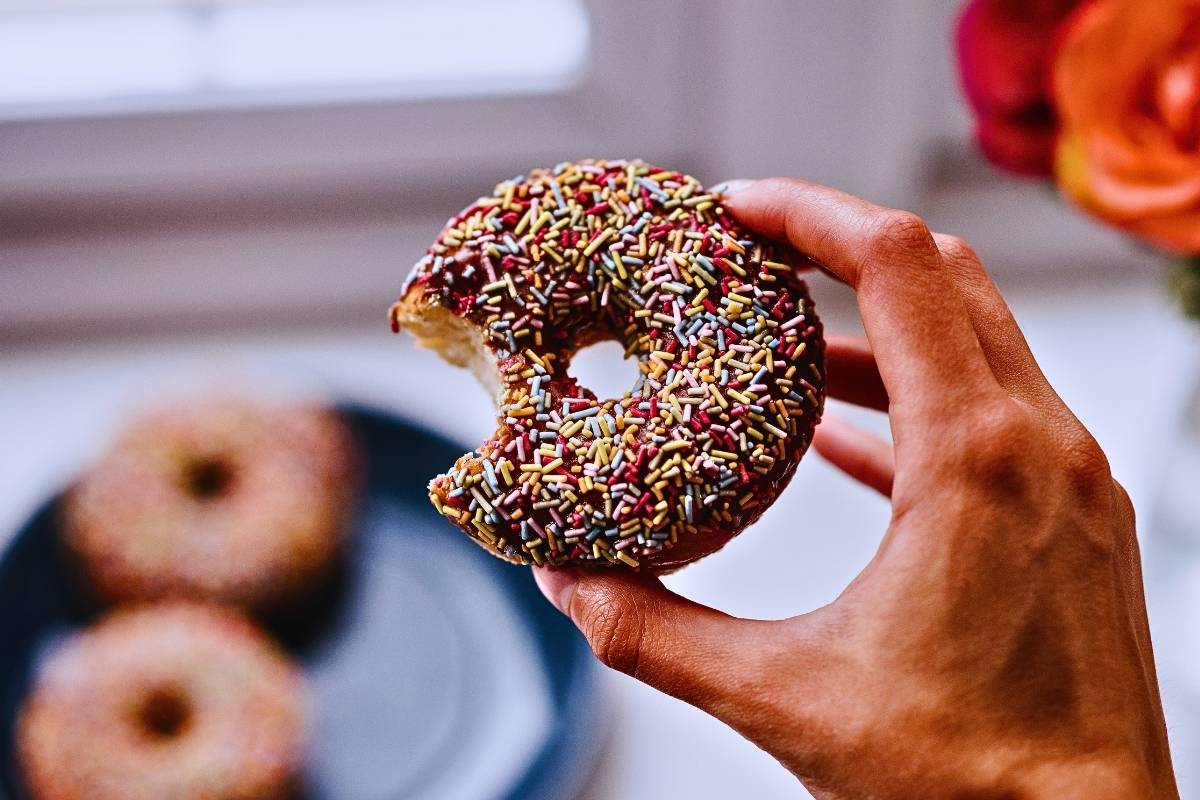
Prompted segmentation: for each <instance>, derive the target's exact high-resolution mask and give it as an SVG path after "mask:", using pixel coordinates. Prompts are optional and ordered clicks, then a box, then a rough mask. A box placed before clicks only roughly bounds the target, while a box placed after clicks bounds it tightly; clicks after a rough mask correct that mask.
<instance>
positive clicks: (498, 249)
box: [391, 161, 824, 572]
mask: <svg viewBox="0 0 1200 800" xmlns="http://www.w3.org/2000/svg"><path fill="white" fill-rule="evenodd" d="M391 320H392V326H393V329H395V330H398V329H400V328H405V329H407V330H409V331H410V332H411V333H412V334H413V335H414V336H415V337H416V338H417V340H418V341H419V342H420V343H421V344H423V345H425V346H428V347H432V348H434V349H435V350H437V351H438V352H439V353H440V354H441V355H442V356H443V357H445V358H446V360H448V361H450V362H451V363H453V364H456V365H459V366H467V367H470V368H472V369H473V370H474V371H475V373H476V375H478V376H479V377H480V379H481V380H482V381H483V382H484V384H485V385H486V386H488V387H490V388H491V389H492V391H493V392H494V393H495V396H496V399H497V404H498V406H499V420H498V427H497V429H496V431H495V433H494V434H493V435H492V437H491V438H489V439H488V440H487V441H485V442H484V443H483V444H481V445H480V446H479V447H478V448H477V449H476V450H475V451H472V452H471V453H468V454H466V455H464V456H462V457H461V458H460V459H459V460H458V461H457V463H456V464H455V465H454V467H453V468H452V469H451V470H450V471H449V472H447V473H445V474H443V475H440V476H438V477H436V478H434V479H433V481H432V482H431V483H430V499H431V500H432V502H433V504H434V505H435V506H436V507H437V509H438V511H440V512H441V513H442V514H443V515H444V516H446V517H447V518H448V519H450V520H451V521H452V522H453V523H454V524H455V525H457V526H458V527H459V528H461V529H462V530H463V531H465V532H466V533H467V534H468V535H469V536H470V537H471V538H472V539H474V540H475V541H476V542H478V543H479V544H481V545H483V546H484V547H485V548H487V549H488V550H490V551H491V552H493V553H494V554H496V555H498V556H500V557H502V558H505V559H508V560H509V561H513V562H516V563H521V564H538V565H543V564H549V565H563V564H576V565H596V566H617V567H629V568H635V569H637V568H642V567H645V568H648V569H650V570H652V571H656V572H663V571H667V570H671V569H675V568H677V567H680V566H682V565H684V564H687V563H689V562H691V561H694V560H696V559H698V558H701V557H702V556H704V555H707V554H708V553H711V552H713V551H714V550H717V549H718V548H720V547H721V546H723V545H724V544H725V543H726V542H728V541H729V539H731V538H732V537H733V536H735V535H737V533H739V532H740V531H741V530H742V529H743V528H745V527H746V526H747V525H749V524H750V523H751V522H753V521H754V520H755V519H757V518H758V516H759V515H760V514H762V512H763V511H764V510H765V509H766V508H767V507H768V506H769V505H770V504H771V502H772V501H774V499H775V497H776V496H777V495H778V494H779V492H780V491H781V490H782V489H783V487H784V486H785V485H786V483H787V482H788V480H789V479H790V477H791V475H792V473H793V471H794V470H795V468H796V464H797V463H798V461H799V460H800V457H801V456H802V455H803V454H804V452H805V450H806V449H807V448H808V445H809V442H810V441H811V439H812V434H813V429H814V427H815V426H816V424H817V422H818V421H819V419H820V416H821V411H822V407H823V401H824V374H823V370H824V345H823V339H822V332H821V323H820V321H819V320H818V319H817V316H816V314H815V312H814V310H813V304H812V301H811V299H810V298H809V296H808V291H807V288H806V286H805V284H804V283H803V282H802V281H800V280H798V279H797V278H796V277H795V269H794V268H793V267H792V266H790V265H789V263H787V262H786V261H785V260H783V256H782V255H781V254H779V253H776V252H775V250H774V249H773V248H772V246H771V245H770V244H769V243H767V242H764V241H761V240H759V239H757V238H756V237H754V236H752V235H750V234H749V233H748V232H747V231H745V230H744V229H742V228H741V227H739V226H738V224H737V223H736V222H735V221H734V220H733V219H732V218H731V217H730V216H728V215H727V214H726V213H725V211H724V209H723V208H722V207H721V202H720V197H719V195H717V194H714V193H712V192H709V191H706V190H705V189H704V188H703V187H702V186H701V185H700V184H699V183H698V182H697V181H696V180H695V179H694V178H692V177H689V176H687V175H684V174H682V173H679V172H675V171H673V170H667V169H660V168H658V167H654V166H650V165H649V164H646V163H643V162H641V161H583V162H580V163H564V164H559V165H558V166H556V167H554V168H553V169H538V170H534V171H532V172H530V174H529V175H527V176H522V177H518V178H514V179H513V180H510V181H505V182H503V183H501V184H499V185H498V186H497V187H496V189H495V191H494V192H493V193H492V194H491V196H489V197H483V198H481V199H479V200H478V201H476V202H475V203H473V204H471V205H470V206H468V207H467V208H466V209H464V210H463V211H462V212H461V213H460V214H458V215H457V216H455V217H453V218H452V219H451V220H450V221H449V222H448V223H447V225H446V228H445V229H444V230H443V231H442V233H441V235H440V236H439V237H438V239H437V241H436V242H435V243H434V244H433V246H432V247H430V248H429V250H428V252H427V253H426V255H425V256H424V257H423V258H422V259H421V260H420V261H419V262H418V263H417V265H416V267H415V269H414V271H413V272H412V274H411V276H410V277H409V279H408V281H407V282H406V284H405V286H404V287H403V289H402V290H401V296H400V299H399V300H398V301H397V302H396V303H395V304H394V305H393V306H392V309H391ZM604 339H615V340H617V341H619V342H621V343H622V344H623V345H624V347H625V351H626V355H627V356H628V357H633V358H636V359H637V366H638V370H639V372H640V377H639V379H638V381H637V383H636V385H635V386H633V387H632V388H631V390H630V391H628V392H626V393H625V394H624V395H623V396H621V397H618V398H597V397H596V396H595V395H594V394H593V393H592V392H591V391H589V390H588V389H587V388H586V387H584V386H580V385H579V384H578V382H577V381H576V380H575V379H574V378H573V377H572V376H571V373H570V365H571V356H572V354H573V353H574V352H575V351H576V350H577V349H578V348H580V347H583V346H585V345H588V344H590V343H593V342H596V341H599V340H604Z"/></svg>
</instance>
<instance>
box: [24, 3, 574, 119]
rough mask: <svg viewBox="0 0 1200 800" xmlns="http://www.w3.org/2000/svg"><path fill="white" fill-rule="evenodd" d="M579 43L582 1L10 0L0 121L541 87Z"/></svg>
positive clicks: (552, 81)
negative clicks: (30, 0) (34, 0)
mask: <svg viewBox="0 0 1200 800" xmlns="http://www.w3.org/2000/svg"><path fill="white" fill-rule="evenodd" d="M589 41H590V29H589V18H588V13H587V10H586V8H585V6H584V4H583V2H582V0H505V1H504V2H496V0H452V1H450V0H447V1H445V2H422V1H421V0H402V1H401V2H394V1H389V0H347V1H346V2H334V0H243V1H242V2H237V1H236V0H192V2H174V1H172V0H126V1H125V2H118V1H117V0H107V2H85V1H84V0H76V1H75V2H59V3H48V2H44V0H43V1H42V2H28V3H26V2H18V3H15V4H14V3H11V2H10V3H9V4H7V6H5V5H3V4H0V76H3V77H0V117H4V118H9V119H14V118H16V119H21V118H39V117H56V116H75V115H94V114H111V113H114V112H140V111H155V110H178V109H187V108H223V107H235V106H245V105H254V106H262V105H263V104H271V103H277V104H298V105H307V104H319V103H322V102H331V101H336V102H359V101H369V100H372V99H378V100H411V99H429V98H439V97H463V96H503V95H529V94H544V93H552V92H558V91H562V90H564V89H566V88H569V87H570V86H572V85H573V84H574V83H576V82H577V81H578V80H579V79H580V78H581V77H582V75H583V73H584V71H585V69H586V66H587V60H588V51H589Z"/></svg>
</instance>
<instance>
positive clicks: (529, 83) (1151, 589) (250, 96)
mask: <svg viewBox="0 0 1200 800" xmlns="http://www.w3.org/2000/svg"><path fill="white" fill-rule="evenodd" d="M957 6H958V3H956V2H954V0H890V2H887V3H879V2H876V1H875V0H842V2H838V3H828V2H820V1H819V0H787V1H786V2H784V1H783V0H778V1H774V2H772V1H769V0H724V2H715V0H712V1H709V0H659V1H658V2H655V3H644V2H638V1H637V0H507V2H504V3H497V2H485V1H484V0H440V2H432V1H430V2H418V1H417V0H408V1H399V2H375V1H370V2H369V1H366V0H343V1H341V2H320V1H319V0H307V1H301V0H294V1H289V0H278V1H274V2H273V1H269V0H240V1H239V0H227V1H224V2H222V0H188V1H187V2H184V1H182V0H181V1H180V2H173V1H172V0H37V2H33V1H32V0H31V1H30V2H22V1H21V0H4V2H0V442H3V447H2V448H0V546H3V544H4V542H5V541H6V538H7V537H8V536H9V535H10V533H11V532H13V531H15V530H16V529H17V528H18V527H19V526H20V524H21V522H22V520H23V519H24V518H25V517H26V516H27V515H28V514H29V513H30V512H31V511H32V509H34V508H35V507H36V506H37V505H38V504H39V503H40V502H42V501H43V500H44V499H45V498H46V497H47V496H48V495H49V494H51V493H52V492H53V491H55V490H57V489H58V488H60V487H61V486H62V485H63V484H65V483H66V482H68V481H69V480H71V478H72V476H73V475H74V474H75V473H76V472H77V471H78V470H79V469H80V468H81V467H82V466H83V465H85V464H86V463H87V462H88V461H89V459H91V458H93V457H94V456H95V454H96V453H97V452H98V451H99V449H100V448H101V447H103V446H104V444H105V443H106V442H107V441H108V440H109V439H110V438H111V436H112V434H113V431H114V430H115V428H116V427H117V426H118V425H119V424H120V423H121V422H122V421H124V420H125V419H126V418H127V416H128V415H129V414H130V413H131V411H135V410H137V409H139V408H141V407H142V406H143V405H145V404H146V403H148V402H150V401H152V400H153V399H154V398H156V397H158V396H161V395H162V394H163V393H166V392H169V391H171V390H173V389H175V388H177V387H178V385H179V384H180V383H188V382H191V381H195V380H200V381H201V382H203V381H204V380H206V379H207V378H205V377H204V376H212V375H218V374H221V373H222V372H223V371H225V370H228V369H234V370H240V371H243V372H248V373H251V374H255V375H261V374H268V375H271V376H274V378H273V379H275V378H278V379H279V380H281V381H283V382H285V383H289V384H290V383H299V384H303V385H313V386H318V387H320V389H321V391H323V392H328V393H331V394H332V395H333V396H334V397H336V398H339V399H342V400H346V401H359V402H364V403H368V404H371V405H374V406H377V407H382V408H385V409H391V410H394V411H397V412H399V413H401V414H402V415H404V416H406V417H408V418H410V419H415V420H418V421H420V422H422V423H424V424H426V425H428V426H430V427H431V428H433V429H435V430H437V431H439V432H442V433H445V434H448V435H450V436H452V437H455V438H457V439H459V440H462V441H465V442H470V443H474V442H477V441H479V440H481V439H482V438H483V437H484V436H485V435H486V434H487V433H488V432H489V431H490V430H491V429H492V423H493V419H494V417H493V412H492V409H491V404H490V400H489V398H488V397H487V396H486V394H485V392H484V391H483V390H482V389H480V388H478V387H477V386H475V385H474V383H473V379H472V378H470V376H469V375H467V374H465V373H462V372H459V371H455V370H452V369H451V368H449V367H447V366H444V365H443V364H442V363H441V362H440V361H439V360H438V359H437V357H436V356H433V355H432V354H429V353H425V352H419V351H417V350H415V349H414V347H413V346H412V345H411V343H410V342H409V341H408V340H406V339H404V338H402V337H393V336H392V335H391V334H390V333H389V331H388V326H387V322H386V316H385V312H386V309H387V307H388V305H389V304H390V303H391V301H392V300H393V299H394V298H395V296H396V295H397V293H398V291H399V288H400V284H401V282H402V280H403V279H404V276H405V275H406V273H407V271H408V269H409V267H410V266H411V265H412V263H413V262H415V261H416V260H417V258H418V257H419V256H420V255H421V254H422V252H423V250H424V248H425V247H426V246H427V245H428V244H429V243H430V242H431V241H432V239H433V237H434V236H435V235H436V234H437V232H438V230H439V229H440V227H441V225H442V223H443V222H444V221H445V219H446V218H447V217H448V216H449V215H450V214H452V213H453V212H455V211H456V210H457V209H459V208H460V207H462V206H463V205H465V204H466V203H468V202H469V201H470V200H472V199H473V198H475V197H476V196H478V195H479V194H481V193H486V192H489V191H490V190H491V187H492V186H493V185H494V184H495V183H496V182H498V181H499V180H501V179H503V178H505V177H509V176H512V175H515V174H519V173H522V172H524V171H526V170H527V169H528V168H530V167H532V166H540V165H550V164H553V163H555V162H558V161H561V160H569V159H577V158H582V157H612V158H619V157H635V156H636V157H640V158H644V159H646V160H648V161H650V162H652V163H656V164H660V165H664V166H669V167H672V168H677V169H680V170H683V171H686V172H689V173H692V174H694V175H696V176H697V177H699V178H700V179H701V180H702V181H703V182H705V183H710V184H711V183H715V182H716V181H718V180H722V179H727V178H735V177H761V176H766V175H773V174H783V175H797V176H803V177H805V178H809V179H812V180H816V181H820V182H824V183H828V184H832V185H834V186H837V187H840V188H842V189H845V190H848V191H851V192H854V193H857V194H861V195H863V196H866V197H868V198H870V199H872V200H874V201H876V202H880V203H886V204H890V205H894V206H899V207H903V208H908V209H911V210H914V211H917V212H918V213H920V214H922V215H923V216H925V217H926V218H927V220H928V221H929V222H930V225H931V226H932V227H933V228H935V229H937V230H941V231H947V232H953V233H956V234H958V235H960V236H963V237H965V238H967V239H968V240H969V241H970V242H972V244H974V245H975V247H976V249H977V250H978V251H979V252H980V254H981V255H982V257H983V258H984V261H985V262H986V263H987V264H988V266H989V268H990V269H991V270H992V272H993V274H994V275H995V277H996V279H997V282H998V283H999V285H1000V287H1001V289H1002V290H1003V291H1004V292H1005V294H1006V296H1007V297H1008V298H1009V301H1010V303H1011V304H1012V306H1013V309H1014V312H1015V314H1016V317H1017V319H1018V321H1019V322H1020V323H1021V324H1022V326H1023V327H1024V329H1025V331H1026V333H1027V335H1028V338H1029V340H1030V342H1031V345H1032V347H1033V350H1034V352H1035V354H1036V355H1037V356H1038V358H1039V359H1040V361H1041V363H1042V365H1043V367H1044V368H1045V371H1046V372H1047V373H1048V375H1049V377H1050V379H1051V381H1052V382H1053V383H1054V385H1055V386H1056V387H1057V388H1058V389H1059V391H1060V393H1061V394H1062V395H1063V396H1064V397H1065V399H1066V400H1067V402H1068V403H1069V404H1070V405H1071V406H1072V407H1073V408H1074V409H1075V410H1076V412H1077V413H1078V415H1079V416H1080V417H1081V418H1082V420H1083V421H1084V422H1085V424H1087V425H1088V426H1089V427H1090V429H1091V430H1092V431H1093V432H1094V433H1095V435H1096V436H1097V438H1098V439H1099V441H1100V443H1101V444H1102V445H1103V446H1104V448H1105V450H1106V452H1107V453H1108V455H1109V458H1110V460H1111V462H1112V465H1113V470H1114V472H1115V474H1116V476H1117V477H1118V479H1119V480H1120V481H1121V482H1122V483H1124V484H1125V486H1126V487H1127V488H1128V489H1129V491H1130V493H1131V495H1132V496H1133V498H1134V502H1135V505H1136V507H1137V508H1138V511H1139V519H1140V530H1141V536H1142V540H1143V551H1144V553H1145V557H1146V560H1147V577H1148V583H1149V585H1148V594H1149V597H1150V602H1151V606H1152V614H1153V627H1154V635H1155V637H1156V644H1157V648H1158V659H1159V668H1160V677H1161V680H1162V688H1163V692H1164V696H1165V698H1166V702H1167V705H1168V716H1169V722H1170V725H1171V731H1172V736H1173V746H1174V751H1175V759H1176V765H1177V768H1178V770H1179V772H1180V778H1181V781H1182V784H1183V786H1182V788H1183V789H1184V794H1185V796H1186V795H1187V794H1188V793H1189V791H1195V792H1200V673H1198V672H1197V670H1196V668H1195V666H1194V665H1195V664H1197V663H1200V641H1198V638H1200V637H1197V633H1196V632H1197V628H1198V627H1200V616H1198V615H1197V611H1198V610H1200V588H1197V587H1200V530H1198V528H1200V525H1198V524H1197V523H1196V520H1197V519H1200V516H1198V515H1197V509H1196V507H1195V502H1196V500H1195V498H1194V497H1193V496H1192V494H1193V493H1194V487H1195V486H1196V485H1198V484H1200V457H1198V456H1197V455H1196V454H1197V452H1198V449H1197V448H1200V444H1198V443H1197V437H1198V436H1200V434H1198V433H1197V424H1196V423H1195V421H1194V417H1195V391H1196V389H1197V380H1198V378H1200V369H1198V368H1197V367H1198V365H1200V343H1198V342H1197V333H1196V331H1195V330H1194V327H1195V325H1194V324H1193V325H1192V326H1190V327H1189V325H1188V323H1186V322H1185V321H1184V320H1183V319H1182V318H1181V317H1180V315H1179V314H1178V313H1177V312H1176V311H1175V310H1174V309H1173V308H1172V307H1171V304H1170V299H1169V298H1168V297H1167V295H1166V292H1165V290H1164V288H1163V274H1162V271H1163V266H1162V264H1161V259H1159V258H1157V257H1155V256H1154V255H1152V254H1150V253H1144V252H1141V251H1139V250H1138V249H1136V247H1135V246H1134V245H1132V244H1131V243H1129V242H1128V241H1127V240H1126V239H1124V238H1122V237H1120V236H1118V235H1117V234H1115V233H1112V232H1111V231H1108V230H1105V229H1102V228H1101V227H1099V226H1098V225H1096V224H1094V223H1092V222H1089V221H1088V220H1086V219H1085V218H1084V217H1083V216H1082V215H1079V214H1077V213H1075V212H1073V211H1072V210H1071V209H1069V208H1067V207H1065V206H1064V205H1062V204H1060V203H1059V202H1058V201H1057V200H1056V199H1055V198H1054V196H1053V194H1052V192H1051V190H1050V189H1048V188H1047V187H1045V186H1043V185H1042V184H1041V183H1039V182H1036V181H1029V182H1026V181H1020V180H1014V179H1011V178H1006V177H1002V176H1000V175H999V174H998V173H996V172H994V171H992V170H991V169H989V168H988V167H987V166H985V165H984V164H983V163H982V160H981V159H980V158H979V157H978V156H977V155H976V154H975V151H974V149H973V146H972V144H971V142H970V123H969V118H968V115H967V112H966V110H965V108H964V106H963V104H962V101H961V99H960V97H959V93H958V89H957V86H956V82H955V77H954V68H953V65H952V62H951V53H950V46H949V41H950V30H951V27H952V20H953V16H954V13H955V10H956V7H957ZM813 290H814V294H815V297H816V302H817V308H818V310H819V311H820V312H821V314H822V316H823V317H824V318H825V319H826V324H827V327H828V328H829V329H832V330H835V331H852V330H854V329H855V327H856V326H857V325H858V322H857V318H856V312H855V309H854V304H853V298H852V297H851V296H850V295H849V293H848V292H846V291H845V290H843V289H842V288H840V287H838V286H835V285H834V284H832V283H831V282H829V281H827V280H824V279H821V278H817V279H815V280H814V287H813ZM618 356H619V354H617V355H614V354H613V353H612V352H611V351H605V350H603V349H601V350H598V351H596V352H594V353H590V354H589V358H588V359H587V363H585V364H584V365H583V366H581V367H580V369H581V370H582V371H583V380H584V382H585V383H588V382H589V381H592V382H593V383H594V385H595V386H596V388H597V389H599V390H601V391H603V390H604V389H605V387H607V386H612V387H614V391H616V390H619V389H620V388H623V387H625V386H627V385H631V384H632V380H633V375H634V369H633V367H632V366H631V365H626V364H622V363H621V362H620V361H619V358H618ZM197 376H200V377H199V378H197ZM414 376H417V377H416V378H415V379H414ZM434 382H436V383H437V384H438V385H439V386H443V385H444V386H445V387H447V388H448V391H445V392H441V393H439V398H438V400H437V401H435V400H434V399H433V398H431V396H430V393H429V392H428V391H427V390H426V389H427V387H428V386H429V385H430V384H432V383H434ZM834 411H835V412H842V413H845V414H848V415H850V416H852V417H854V418H855V419H856V420H859V421H862V422H864V423H865V424H868V425H871V426H874V427H875V428H877V429H878V430H881V431H882V430H886V422H885V420H883V419H882V418H874V417H873V416H871V415H867V414H861V413H857V412H854V411H852V410H848V409H843V408H835V409H834ZM440 468H441V465H430V473H431V474H432V473H433V472H434V471H435V470H437V469H440ZM887 518H888V509H887V506H886V505H885V504H884V503H883V502H882V501H881V500H879V499H878V498H876V497H875V496H874V495H873V494H872V493H870V492H869V491H866V490H863V489H861V488H859V487H857V486H855V485H854V484H852V483H851V482H850V481H848V480H847V479H845V478H843V477H841V476H839V475H838V474H836V473H834V472H833V471H832V470H831V469H830V468H828V467H827V466H826V465H825V464H823V463H821V462H820V461H819V459H818V458H817V457H815V456H813V457H810V458H809V459H806V461H805V462H804V463H803V464H802V465H801V468H800V470H799V472H798V474H797V477H796V479H795V480H794V482H793V484H792V485H791V487H790V488H789V489H788V491H787V492H786V493H785V494H784V496H783V498H782V499H781V500H780V501H779V502H778V503H777V504H776V505H775V506H774V507H773V508H772V509H771V510H770V512H769V513H768V514H767V515H766V516H765V517H764V518H763V520H762V521H761V522H760V523H758V525H757V526H756V527H755V528H754V529H753V530H752V531H751V532H749V533H748V534H747V535H745V536H743V537H741V538H740V539H738V540H737V541H735V542H734V543H733V544H732V545H731V546H730V547H729V548H727V549H726V550H725V551H723V552H722V553H721V554H720V555H719V556H717V557H715V558H712V559H709V560H707V561H705V562H703V563H702V564H699V565H696V566H693V567H691V568H689V569H687V570H685V571H684V572H683V573H682V574H680V575H678V576H674V577H672V578H671V579H670V583H671V584H672V585H673V586H674V588H676V589H677V590H679V591H681V592H683V593H684V594H686V595H688V596H690V597H693V598H695V599H697V600H700V601H702V602H705V603H709V604H712V605H716V606H718V607H720V608H722V609H724V610H727V611H729V612H731V613H736V614H742V615H750V616H760V617H778V616H784V615H790V614H794V613H798V612H801V611H805V610H808V609H810V608H813V607H815V606H818V605H820V604H823V603H826V602H828V601H829V600H831V599H832V598H833V597H835V596H836V594H837V593H838V592H839V591H840V589H841V588H842V587H843V586H844V585H845V584H846V582H848V581H849V580H850V579H851V578H852V577H853V575H854V574H855V573H856V572H857V570H858V569H860V568H861V566H862V565H863V564H865V562H866V561H867V559H868V558H869V557H870V555H871V553H872V551H873V548H874V546H875V545H876V543H877V542H878V538H879V535H880V533H881V531H882V530H883V527H884V525H885V524H886V521H887ZM447 535H451V534H450V531H449V526H447ZM768 553H769V554H771V557H769V558H768V557H767V554H768ZM781 554H782V555H781ZM19 613H20V609H0V614H19ZM2 646H3V645H2V644H0V647H2ZM603 687H604V691H605V692H607V693H608V697H609V698H610V700H611V707H612V709H613V712H612V719H611V730H610V731H609V732H608V733H607V734H600V733H599V732H598V736H597V743H596V747H597V748H598V750H599V753H600V755H599V766H598V767H597V769H596V773H595V775H594V776H593V777H592V779H591V780H590V782H589V784H588V788H587V789H586V792H585V797H588V798H593V799H595V800H599V799H600V798H651V797H696V798H700V797H730V796H744V797H807V794H806V793H805V792H804V791H803V790H802V789H801V788H800V787H799V786H798V784H796V782H795V781H794V780H793V779H792V777H791V776H790V775H789V774H788V773H787V772H786V771H784V770H783V769H782V768H781V767H780V766H779V765H778V764H777V763H776V762H775V761H774V760H773V759H772V758H770V757H769V756H767V755H765V754H764V753H762V752H760V751H758V750H757V749H756V748H755V747H753V746H752V745H750V744H747V743H745V742H743V741H742V740H740V739H739V738H738V737H737V736H736V735H735V734H733V733H731V732H729V731H728V730H726V729H725V728H724V727H723V726H721V725H720V724H719V723H717V722H715V721H713V720H711V719H708V718H707V717H705V716H704V715H702V714H700V713H699V712H697V711H694V710H693V709H691V708H689V707H686V706H684V705H682V704H680V703H677V702H675V701H673V700H670V699H667V698H664V697H660V696H658V695H656V694H654V693H653V692H651V691H650V690H648V689H644V688H642V687H641V686H639V685H637V684H636V683H635V682H633V681H632V680H628V679H625V678H623V677H621V676H618V675H615V674H605V675H604V676H603Z"/></svg>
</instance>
